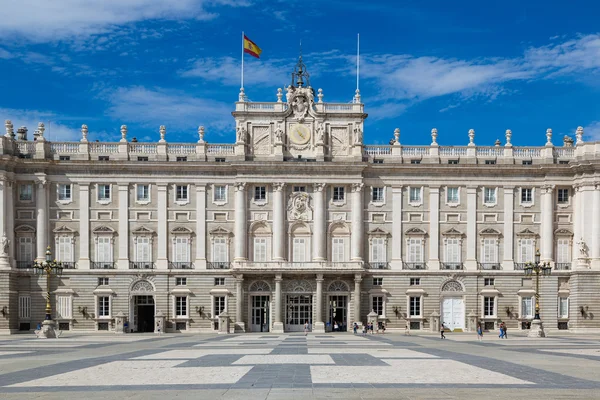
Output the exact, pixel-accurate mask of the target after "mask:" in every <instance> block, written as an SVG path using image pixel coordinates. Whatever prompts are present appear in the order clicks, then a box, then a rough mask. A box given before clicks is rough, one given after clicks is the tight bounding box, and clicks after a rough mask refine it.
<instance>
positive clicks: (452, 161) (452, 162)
mask: <svg viewBox="0 0 600 400" xmlns="http://www.w3.org/2000/svg"><path fill="white" fill-rule="evenodd" d="M448 164H450V165H458V160H448Z"/></svg>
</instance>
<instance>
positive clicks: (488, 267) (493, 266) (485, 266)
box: [479, 263, 502, 271]
mask: <svg viewBox="0 0 600 400" xmlns="http://www.w3.org/2000/svg"><path fill="white" fill-rule="evenodd" d="M479 269H480V270H483V271H492V270H494V271H496V270H499V269H502V268H500V263H479Z"/></svg>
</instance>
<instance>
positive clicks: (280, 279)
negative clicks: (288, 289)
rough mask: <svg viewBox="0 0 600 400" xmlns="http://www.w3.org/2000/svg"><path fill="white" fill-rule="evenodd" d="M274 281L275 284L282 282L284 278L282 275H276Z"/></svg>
mask: <svg viewBox="0 0 600 400" xmlns="http://www.w3.org/2000/svg"><path fill="white" fill-rule="evenodd" d="M273 280H274V281H275V282H281V281H282V280H283V276H282V275H281V274H277V275H275V278H273Z"/></svg>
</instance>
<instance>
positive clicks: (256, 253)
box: [252, 235, 269, 262]
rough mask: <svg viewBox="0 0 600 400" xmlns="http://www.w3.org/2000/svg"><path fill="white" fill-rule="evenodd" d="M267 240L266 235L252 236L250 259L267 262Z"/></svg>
mask: <svg viewBox="0 0 600 400" xmlns="http://www.w3.org/2000/svg"><path fill="white" fill-rule="evenodd" d="M268 248H269V241H268V238H267V237H266V236H263V235H261V236H254V237H253V240H252V260H253V261H254V262H267V261H268V258H269V252H268Z"/></svg>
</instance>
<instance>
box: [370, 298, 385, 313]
mask: <svg viewBox="0 0 600 400" xmlns="http://www.w3.org/2000/svg"><path fill="white" fill-rule="evenodd" d="M371 309H372V310H373V311H375V312H376V313H377V315H383V296H373V304H372V306H371Z"/></svg>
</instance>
